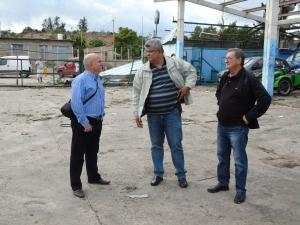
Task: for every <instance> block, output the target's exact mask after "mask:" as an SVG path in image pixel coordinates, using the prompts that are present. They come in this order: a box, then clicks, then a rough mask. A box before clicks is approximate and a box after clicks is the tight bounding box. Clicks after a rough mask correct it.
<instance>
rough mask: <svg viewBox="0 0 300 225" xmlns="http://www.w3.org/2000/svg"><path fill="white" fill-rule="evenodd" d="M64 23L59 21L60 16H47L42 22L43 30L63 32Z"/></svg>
mask: <svg viewBox="0 0 300 225" xmlns="http://www.w3.org/2000/svg"><path fill="white" fill-rule="evenodd" d="M65 26H66V24H65V23H64V22H60V17H59V16H56V17H54V18H51V17H48V18H46V19H44V21H43V24H42V27H43V28H42V31H43V32H53V31H54V32H65V31H66V29H65Z"/></svg>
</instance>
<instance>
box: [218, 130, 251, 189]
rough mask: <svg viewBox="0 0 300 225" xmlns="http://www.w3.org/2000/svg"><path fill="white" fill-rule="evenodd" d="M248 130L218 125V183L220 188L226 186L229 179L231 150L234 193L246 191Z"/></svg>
mask: <svg viewBox="0 0 300 225" xmlns="http://www.w3.org/2000/svg"><path fill="white" fill-rule="evenodd" d="M248 132H249V128H247V127H244V126H234V127H228V126H222V125H220V124H219V125H218V150H217V151H218V153H217V154H218V160H219V164H218V171H217V173H218V181H219V183H220V184H221V185H222V186H227V185H228V184H229V179H230V154H231V149H232V150H233V156H234V160H235V182H236V191H237V192H245V191H246V179H247V171H248V158H247V153H246V146H247V142H248Z"/></svg>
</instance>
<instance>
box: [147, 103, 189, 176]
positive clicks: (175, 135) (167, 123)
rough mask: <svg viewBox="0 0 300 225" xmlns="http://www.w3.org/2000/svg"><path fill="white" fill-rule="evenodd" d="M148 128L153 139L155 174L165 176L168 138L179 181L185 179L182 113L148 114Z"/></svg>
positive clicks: (152, 149) (152, 151)
mask: <svg viewBox="0 0 300 225" xmlns="http://www.w3.org/2000/svg"><path fill="white" fill-rule="evenodd" d="M147 117H148V126H149V133H150V139H151V144H152V147H151V153H152V161H153V165H154V174H155V175H156V176H160V177H162V176H163V174H164V166H163V161H164V148H163V145H164V140H165V136H167V140H168V144H169V147H170V150H171V156H172V161H173V164H174V166H175V168H176V173H175V174H176V176H177V178H178V179H182V178H185V172H186V171H185V168H184V154H183V147H182V126H181V113H180V112H179V110H178V109H177V108H176V109H174V110H173V111H172V112H170V113H166V114H162V115H159V114H148V116H147Z"/></svg>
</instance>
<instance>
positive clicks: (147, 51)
mask: <svg viewBox="0 0 300 225" xmlns="http://www.w3.org/2000/svg"><path fill="white" fill-rule="evenodd" d="M145 52H146V53H150V54H152V53H154V52H158V51H157V50H149V49H145Z"/></svg>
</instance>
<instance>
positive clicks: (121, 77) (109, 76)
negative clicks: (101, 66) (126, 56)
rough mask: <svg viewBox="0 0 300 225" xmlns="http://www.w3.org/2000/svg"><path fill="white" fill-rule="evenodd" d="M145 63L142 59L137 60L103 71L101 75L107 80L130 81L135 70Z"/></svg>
mask: <svg viewBox="0 0 300 225" xmlns="http://www.w3.org/2000/svg"><path fill="white" fill-rule="evenodd" d="M142 65H143V62H142V60H136V61H133V62H131V63H127V64H125V65H122V66H118V67H115V68H112V69H109V70H106V71H103V72H101V73H100V74H99V75H100V77H102V79H103V80H104V81H105V82H109V83H110V82H124V81H125V82H130V81H132V79H133V75H134V74H135V72H136V71H137V70H138V69H139V68H140V67H141V66H142Z"/></svg>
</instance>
